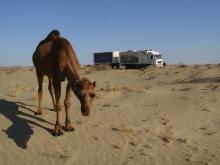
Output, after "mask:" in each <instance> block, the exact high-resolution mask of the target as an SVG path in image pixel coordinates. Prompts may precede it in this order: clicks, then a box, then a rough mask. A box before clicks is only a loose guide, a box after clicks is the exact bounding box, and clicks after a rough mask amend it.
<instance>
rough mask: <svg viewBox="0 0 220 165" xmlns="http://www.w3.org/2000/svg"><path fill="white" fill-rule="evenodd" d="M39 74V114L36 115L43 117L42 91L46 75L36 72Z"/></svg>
mask: <svg viewBox="0 0 220 165" xmlns="http://www.w3.org/2000/svg"><path fill="white" fill-rule="evenodd" d="M36 74H37V80H38V101H39V103H38V109H37V112H36V113H35V114H36V115H42V114H43V112H42V107H41V106H42V95H43V89H42V84H43V79H44V74H42V73H41V72H39V71H36Z"/></svg>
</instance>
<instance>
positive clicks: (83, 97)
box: [75, 78, 96, 116]
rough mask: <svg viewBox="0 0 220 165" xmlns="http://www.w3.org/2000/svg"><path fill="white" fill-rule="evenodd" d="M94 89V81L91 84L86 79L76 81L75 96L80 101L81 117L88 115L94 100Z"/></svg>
mask: <svg viewBox="0 0 220 165" xmlns="http://www.w3.org/2000/svg"><path fill="white" fill-rule="evenodd" d="M95 87H96V81H94V82H91V81H90V80H89V79H87V78H81V79H79V80H77V81H76V88H75V94H76V96H77V97H78V99H79V100H80V103H81V112H82V115H83V116H88V115H89V112H90V109H91V106H92V102H93V99H94V98H95V92H94V89H95Z"/></svg>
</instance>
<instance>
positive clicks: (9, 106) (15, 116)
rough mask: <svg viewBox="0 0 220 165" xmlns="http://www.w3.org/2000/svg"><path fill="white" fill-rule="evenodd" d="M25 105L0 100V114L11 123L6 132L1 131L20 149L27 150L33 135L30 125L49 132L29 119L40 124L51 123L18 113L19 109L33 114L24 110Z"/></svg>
mask: <svg viewBox="0 0 220 165" xmlns="http://www.w3.org/2000/svg"><path fill="white" fill-rule="evenodd" d="M25 105H27V104H24V103H21V102H11V101H7V100H4V99H0V114H2V115H3V116H5V117H6V118H7V119H9V120H10V121H11V122H12V125H11V126H9V127H8V128H7V130H2V131H3V132H5V133H6V134H7V135H8V137H9V138H11V139H12V140H13V141H14V142H15V143H16V145H17V146H19V147H20V148H22V149H27V143H28V141H29V140H30V138H31V136H32V134H33V129H32V127H31V126H30V124H31V125H35V126H38V127H40V128H43V129H45V130H46V131H48V132H50V131H51V130H50V129H49V128H47V127H45V126H42V125H40V124H39V123H37V122H35V121H32V120H29V119H34V120H38V121H40V122H44V123H47V124H51V125H53V124H52V123H50V122H48V121H46V120H44V119H42V118H39V117H36V116H34V115H30V114H28V113H25V112H22V111H20V110H19V107H21V108H24V109H26V110H28V111H31V112H34V111H33V110H31V109H30V108H26V106H25ZM24 117H25V118H24ZM27 118H29V119H27Z"/></svg>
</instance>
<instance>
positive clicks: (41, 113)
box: [34, 112, 43, 116]
mask: <svg viewBox="0 0 220 165" xmlns="http://www.w3.org/2000/svg"><path fill="white" fill-rule="evenodd" d="M34 114H35V115H36V116H38V115H43V112H35V113H34Z"/></svg>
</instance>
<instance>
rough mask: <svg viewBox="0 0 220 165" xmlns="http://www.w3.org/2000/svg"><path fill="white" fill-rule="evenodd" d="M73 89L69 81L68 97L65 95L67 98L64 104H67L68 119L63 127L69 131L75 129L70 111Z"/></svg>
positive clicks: (67, 87)
mask: <svg viewBox="0 0 220 165" xmlns="http://www.w3.org/2000/svg"><path fill="white" fill-rule="evenodd" d="M71 91H72V90H71V86H70V84H69V83H68V84H67V86H66V97H65V100H64V106H65V112H66V121H65V126H64V127H63V129H64V130H65V131H67V132H71V131H74V128H73V126H72V124H71V120H70V112H69V110H70V106H71V103H70V96H71Z"/></svg>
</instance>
